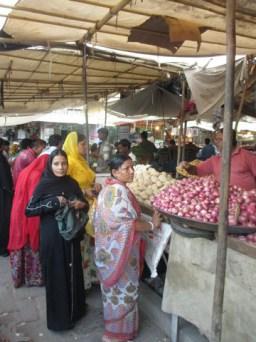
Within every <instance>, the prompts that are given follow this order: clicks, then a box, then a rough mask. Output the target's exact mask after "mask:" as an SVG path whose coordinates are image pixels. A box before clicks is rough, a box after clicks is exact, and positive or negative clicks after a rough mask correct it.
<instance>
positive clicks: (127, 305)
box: [94, 179, 141, 341]
mask: <svg viewBox="0 0 256 342" xmlns="http://www.w3.org/2000/svg"><path fill="white" fill-rule="evenodd" d="M139 216H140V208H139V205H138V203H137V201H136V199H135V197H134V195H133V194H132V193H131V192H130V190H129V189H128V188H127V187H126V186H125V185H124V184H122V183H120V182H118V181H117V180H115V179H108V180H107V181H106V186H105V187H104V188H103V190H102V191H101V193H100V195H99V198H98V204H97V209H96V213H95V217H94V227H95V262H96V266H97V269H98V272H99V278H100V281H101V291H102V299H103V307H104V323H105V333H104V335H105V336H107V337H109V338H115V339H118V340H120V341H127V340H131V339H134V338H135V336H136V335H137V332H138V318H139V317H138V304H137V300H138V289H139V274H140V247H141V238H140V234H139V233H137V232H136V231H135V228H134V221H135V220H136V219H137V218H138V217H139Z"/></svg>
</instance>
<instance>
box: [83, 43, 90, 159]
mask: <svg viewBox="0 0 256 342" xmlns="http://www.w3.org/2000/svg"><path fill="white" fill-rule="evenodd" d="M87 82H88V79H87V47H86V42H84V43H83V86H84V87H83V89H84V115H85V135H86V145H87V150H86V159H87V161H89V148H90V147H89V146H90V142H89V118H88V83H87Z"/></svg>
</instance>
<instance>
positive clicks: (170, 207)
mask: <svg viewBox="0 0 256 342" xmlns="http://www.w3.org/2000/svg"><path fill="white" fill-rule="evenodd" d="M229 190H230V191H229V215H228V222H229V225H231V226H243V227H256V189H254V190H251V191H245V190H243V189H241V188H240V187H238V186H230V189H229ZM219 202H220V198H219V183H218V182H217V181H216V180H215V178H214V177H213V176H208V177H201V178H187V179H185V178H184V179H182V180H181V181H178V182H176V183H175V184H173V185H171V186H169V187H167V188H165V189H164V190H162V191H161V192H160V193H159V194H158V195H156V196H155V197H154V198H153V201H152V203H153V206H154V207H155V208H157V209H159V210H161V211H164V212H166V213H169V214H171V215H177V216H181V217H185V218H189V219H192V220H195V221H201V222H209V223H217V222H218V216H219Z"/></svg>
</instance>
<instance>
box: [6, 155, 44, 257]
mask: <svg viewBox="0 0 256 342" xmlns="http://www.w3.org/2000/svg"><path fill="white" fill-rule="evenodd" d="M48 157H49V155H47V154H44V155H42V156H41V157H38V158H36V159H35V160H34V161H33V162H32V163H31V164H30V165H29V166H27V167H26V168H25V169H24V170H22V171H21V173H20V174H19V177H18V180H17V183H16V187H15V193H14V199H13V206H12V211H11V221H10V237H9V244H8V249H9V250H10V251H14V250H19V249H21V248H23V247H24V246H25V245H26V244H29V246H30V247H31V248H32V249H33V251H37V250H38V249H39V226H40V218H39V217H38V216H34V217H27V216H26V215H25V208H26V206H27V203H28V201H29V199H30V198H31V196H32V194H33V192H34V190H35V188H36V186H37V184H38V182H39V180H40V178H41V176H42V173H43V171H44V169H45V166H46V163H47V160H48Z"/></svg>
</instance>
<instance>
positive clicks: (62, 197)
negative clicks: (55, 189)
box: [57, 196, 68, 207]
mask: <svg viewBox="0 0 256 342" xmlns="http://www.w3.org/2000/svg"><path fill="white" fill-rule="evenodd" d="M57 198H58V200H59V202H60V206H61V207H64V206H65V205H66V204H67V203H68V200H67V199H66V198H65V197H64V196H57Z"/></svg>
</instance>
